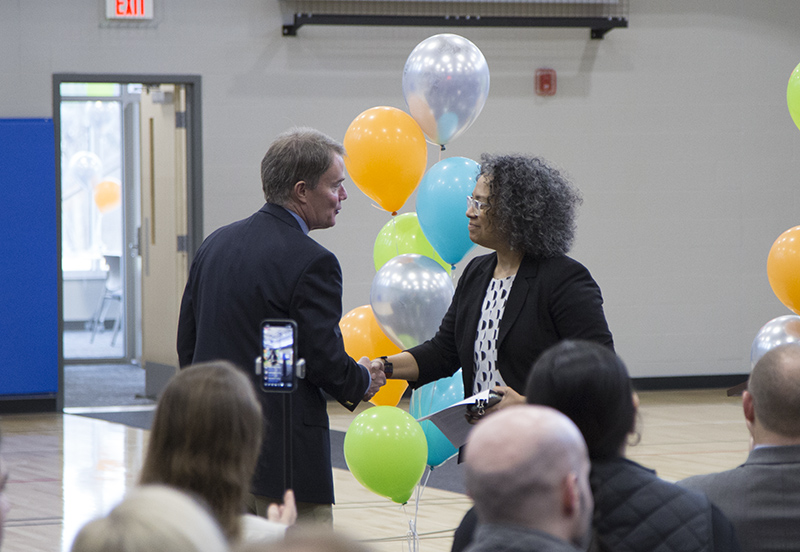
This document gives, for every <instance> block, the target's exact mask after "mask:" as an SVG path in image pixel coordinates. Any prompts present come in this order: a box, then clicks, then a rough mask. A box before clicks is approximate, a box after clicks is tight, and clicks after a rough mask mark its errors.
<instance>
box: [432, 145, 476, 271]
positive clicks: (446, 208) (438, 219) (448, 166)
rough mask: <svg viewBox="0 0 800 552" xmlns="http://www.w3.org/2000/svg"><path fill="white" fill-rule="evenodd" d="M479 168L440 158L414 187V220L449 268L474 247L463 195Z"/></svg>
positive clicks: (469, 161) (458, 159)
mask: <svg viewBox="0 0 800 552" xmlns="http://www.w3.org/2000/svg"><path fill="white" fill-rule="evenodd" d="M479 173H480V165H478V164H477V163H476V162H475V161H473V160H472V159H467V158H465V157H450V158H448V159H442V160H441V161H439V162H438V163H436V164H435V165H434V166H433V167H431V168H430V169H428V172H426V173H425V176H423V177H422V181H421V182H420V183H419V187H418V188H417V205H416V209H417V218H418V219H419V225H420V228H422V233H423V234H425V237H426V238H428V241H429V242H430V243H431V245H432V246H433V248H434V249H435V250H436V252H437V253H438V254H439V255H440V256H441V257H442V259H444V260H445V262H447V263H450V264H451V265H454V264H456V263H457V262H458V261H460V260H461V259H463V258H464V255H466V254H467V253H469V251H470V250H471V249H472V248H473V247H475V244H474V243H473V242H472V240H470V239H469V229H468V228H467V223H468V220H467V215H466V212H467V199H466V198H467V196H468V195H471V194H472V189H473V188H474V187H475V183H476V182H477V180H478V174H479Z"/></svg>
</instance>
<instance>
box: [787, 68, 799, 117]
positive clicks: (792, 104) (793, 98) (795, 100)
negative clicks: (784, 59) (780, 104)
mask: <svg viewBox="0 0 800 552" xmlns="http://www.w3.org/2000/svg"><path fill="white" fill-rule="evenodd" d="M786 104H787V105H788V106H789V115H791V116H792V120H793V121H794V124H795V125H797V128H800V64H798V65H797V67H795V68H794V71H792V74H791V75H790V76H789V84H788V85H787V86H786Z"/></svg>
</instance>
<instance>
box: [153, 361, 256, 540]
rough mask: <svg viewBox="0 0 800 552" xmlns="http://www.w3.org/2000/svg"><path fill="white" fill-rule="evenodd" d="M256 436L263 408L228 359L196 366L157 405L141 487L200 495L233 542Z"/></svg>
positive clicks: (178, 377) (179, 376) (171, 384)
mask: <svg viewBox="0 0 800 552" xmlns="http://www.w3.org/2000/svg"><path fill="white" fill-rule="evenodd" d="M261 439H262V416H261V405H260V404H259V402H258V399H257V397H256V394H255V390H254V389H253V385H252V384H251V383H250V381H249V380H248V378H247V376H246V375H245V374H244V373H243V372H242V371H241V370H238V369H237V368H236V367H235V366H234V365H233V364H231V363H229V362H226V361H217V362H208V363H202V364H195V365H193V366H190V367H188V368H186V369H184V370H181V371H180V372H179V373H178V374H177V375H176V376H175V377H174V378H172V380H171V381H170V382H169V384H168V385H167V386H166V388H164V392H163V394H162V395H161V398H160V399H159V401H158V407H157V408H156V413H155V418H154V419H153V427H152V430H151V432H150V443H149V445H148V449H147V456H146V457H145V461H144V466H143V468H142V473H141V476H140V477H141V482H142V483H145V484H147V483H160V484H164V485H170V486H173V487H176V488H178V489H182V490H186V491H189V492H192V493H194V494H197V495H198V496H200V497H202V498H203V499H204V500H205V501H206V502H207V503H208V505H209V506H210V507H211V510H212V511H213V513H214V515H215V516H216V518H217V521H218V522H219V524H220V525H221V526H222V529H223V531H224V532H225V534H226V535H227V536H228V538H229V539H232V540H235V539H237V538H238V537H239V535H240V515H241V514H242V511H243V510H242V504H243V503H244V497H245V496H246V493H247V492H248V491H249V487H250V480H251V478H252V476H253V471H254V470H255V465H256V462H257V460H258V454H259V451H260V447H261Z"/></svg>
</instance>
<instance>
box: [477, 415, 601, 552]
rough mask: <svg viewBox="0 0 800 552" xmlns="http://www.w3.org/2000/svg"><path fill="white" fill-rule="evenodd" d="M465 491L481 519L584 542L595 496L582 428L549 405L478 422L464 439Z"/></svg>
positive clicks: (485, 521) (574, 541)
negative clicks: (590, 481) (465, 443)
mask: <svg viewBox="0 0 800 552" xmlns="http://www.w3.org/2000/svg"><path fill="white" fill-rule="evenodd" d="M465 455H466V470H465V480H466V487H467V493H468V494H469V495H470V496H471V497H472V499H473V500H474V502H475V510H476V512H477V513H478V518H479V519H480V521H481V522H483V523H491V524H501V525H515V526H521V527H525V528H528V529H537V530H539V531H542V532H545V533H549V534H551V535H553V536H555V537H558V538H560V539H562V540H565V541H568V542H572V543H573V544H575V545H577V546H581V545H583V544H586V539H587V538H588V535H589V527H590V524H591V517H592V509H593V499H592V493H591V490H590V488H589V458H588V455H587V452H586V444H585V443H584V441H583V437H581V434H580V431H578V428H577V427H575V424H573V423H572V422H571V421H570V420H569V419H568V418H567V417H566V416H564V415H563V414H561V413H560V412H558V411H556V410H553V409H552V408H546V407H541V406H530V405H520V406H513V407H508V408H506V409H503V410H500V411H499V412H496V413H494V414H492V415H491V416H487V417H486V418H485V419H483V420H481V421H480V422H478V424H477V425H476V426H475V427H474V428H473V430H472V432H471V433H470V437H469V440H468V442H467V446H466V451H465Z"/></svg>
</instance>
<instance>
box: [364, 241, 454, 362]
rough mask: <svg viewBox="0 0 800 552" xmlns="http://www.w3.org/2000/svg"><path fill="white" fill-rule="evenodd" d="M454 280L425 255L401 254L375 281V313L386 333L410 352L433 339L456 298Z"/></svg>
mask: <svg viewBox="0 0 800 552" xmlns="http://www.w3.org/2000/svg"><path fill="white" fill-rule="evenodd" d="M454 291H455V289H454V287H453V281H452V280H451V279H450V275H449V274H447V271H446V270H445V269H444V268H442V267H441V265H440V264H439V263H437V262H436V261H434V260H433V259H431V258H429V257H426V256H424V255H416V254H406V255H398V256H397V257H395V258H393V259H391V260H389V261H387V262H386V264H384V265H383V266H382V267H381V269H380V270H379V271H378V273H377V274H376V275H375V278H373V280H372V289H371V291H370V294H369V300H370V305H371V306H372V312H373V313H375V318H376V320H377V321H378V325H380V327H381V329H382V330H383V333H385V334H386V336H387V337H388V338H389V339H391V340H392V341H393V342H394V343H395V345H397V346H398V347H402V348H404V349H408V348H409V347H413V346H415V345H419V344H420V343H422V342H424V341H426V340H428V339H430V338H431V337H433V335H434V334H435V333H436V330H437V329H439V324H440V323H441V321H442V318H443V317H444V314H445V313H446V312H447V308H448V307H449V306H450V301H451V300H452V299H453V293H454Z"/></svg>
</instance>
